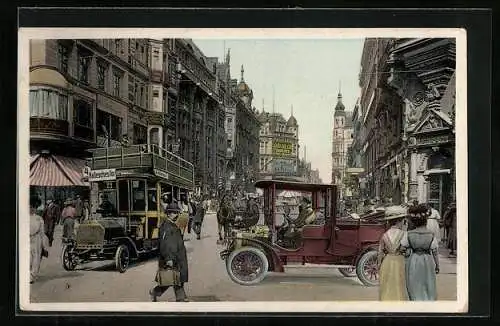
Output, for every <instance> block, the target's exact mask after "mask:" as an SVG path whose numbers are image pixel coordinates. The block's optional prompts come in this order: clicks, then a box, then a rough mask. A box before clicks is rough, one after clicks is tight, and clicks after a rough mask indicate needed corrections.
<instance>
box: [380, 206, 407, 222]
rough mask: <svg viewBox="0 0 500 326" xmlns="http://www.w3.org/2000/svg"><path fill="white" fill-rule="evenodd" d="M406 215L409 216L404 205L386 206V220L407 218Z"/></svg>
mask: <svg viewBox="0 0 500 326" xmlns="http://www.w3.org/2000/svg"><path fill="white" fill-rule="evenodd" d="M406 216H408V212H407V211H406V208H405V207H403V206H389V207H386V208H385V216H384V220H386V221H389V220H394V219H400V218H405V217H406Z"/></svg>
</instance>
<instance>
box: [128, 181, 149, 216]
mask: <svg viewBox="0 0 500 326" xmlns="http://www.w3.org/2000/svg"><path fill="white" fill-rule="evenodd" d="M130 185H131V195H132V196H131V199H132V211H145V210H146V182H145V181H144V180H131V181H130Z"/></svg>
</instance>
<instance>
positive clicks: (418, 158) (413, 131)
mask: <svg viewBox="0 0 500 326" xmlns="http://www.w3.org/2000/svg"><path fill="white" fill-rule="evenodd" d="M455 46H456V45H455V40H454V39H443V38H434V39H430V38H427V39H399V40H397V41H396V42H395V44H394V46H393V48H392V50H391V52H390V59H389V62H388V64H389V66H390V71H391V74H390V76H389V79H388V83H389V85H390V86H391V87H393V88H394V89H395V90H396V92H397V93H398V95H399V96H400V97H401V99H402V101H404V109H403V110H402V112H403V114H404V123H403V137H402V138H403V140H404V141H405V143H406V144H407V151H406V152H405V154H406V156H405V158H404V161H402V164H404V166H405V169H404V170H406V171H407V174H406V176H405V183H406V184H407V186H406V189H405V190H407V191H408V199H409V200H413V199H417V200H419V201H421V202H428V203H430V204H432V205H433V206H434V207H435V208H436V209H437V210H439V211H440V212H441V214H442V213H443V211H444V209H446V206H447V205H448V204H449V203H450V202H451V201H454V200H455V199H456V194H455V123H454V116H455V60H456V52H455Z"/></svg>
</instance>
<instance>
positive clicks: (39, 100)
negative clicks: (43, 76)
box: [30, 89, 68, 120]
mask: <svg viewBox="0 0 500 326" xmlns="http://www.w3.org/2000/svg"><path fill="white" fill-rule="evenodd" d="M30 116H31V117H33V118H35V117H36V118H47V119H55V120H67V119H68V97H67V96H65V95H62V94H60V93H59V92H56V91H53V90H49V89H36V90H30Z"/></svg>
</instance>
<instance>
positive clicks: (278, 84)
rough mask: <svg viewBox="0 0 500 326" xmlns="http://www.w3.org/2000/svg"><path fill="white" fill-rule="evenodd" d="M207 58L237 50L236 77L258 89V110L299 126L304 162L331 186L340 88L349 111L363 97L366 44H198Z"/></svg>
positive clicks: (214, 41) (233, 53)
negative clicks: (291, 119) (361, 76)
mask: <svg viewBox="0 0 500 326" xmlns="http://www.w3.org/2000/svg"><path fill="white" fill-rule="evenodd" d="M193 41H194V43H195V44H196V45H197V46H198V47H199V48H200V50H201V51H202V52H203V53H204V54H205V56H207V57H219V61H222V60H223V58H224V57H225V54H224V53H227V50H228V49H230V50H231V61H230V64H231V78H237V79H238V80H240V78H241V65H243V67H244V79H245V82H246V83H247V84H248V86H250V88H251V89H252V90H253V95H254V99H253V103H252V104H253V106H255V107H256V108H257V109H258V110H259V112H260V111H261V110H262V103H263V101H264V109H265V110H266V111H268V112H272V110H273V105H272V103H273V88H274V94H275V105H274V110H275V112H279V113H282V114H283V115H284V116H285V118H286V119H288V117H289V116H290V114H291V108H292V106H293V115H294V116H295V118H296V119H297V122H298V124H299V142H300V148H301V151H300V157H301V158H303V157H304V149H305V151H306V158H307V160H308V161H310V162H311V165H312V168H313V169H319V171H320V177H321V179H322V180H323V182H325V183H329V182H331V166H332V162H331V151H332V128H333V113H334V108H335V105H336V103H337V95H338V93H339V86H340V88H341V93H342V96H343V98H342V102H343V103H344V105H345V107H346V110H349V111H350V110H352V109H353V108H354V105H355V104H356V100H357V99H358V97H359V96H360V88H359V82H358V75H359V71H360V62H361V53H362V50H363V42H364V39H362V38H359V39H317V40H314V39H307V40H304V39H297V40H290V39H283V40H280V39H255V40H252V39H245V40H243V39H240V40H235V39H230V40H220V39H193Z"/></svg>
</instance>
